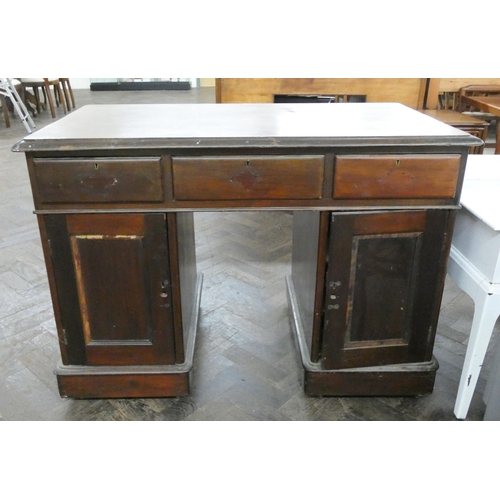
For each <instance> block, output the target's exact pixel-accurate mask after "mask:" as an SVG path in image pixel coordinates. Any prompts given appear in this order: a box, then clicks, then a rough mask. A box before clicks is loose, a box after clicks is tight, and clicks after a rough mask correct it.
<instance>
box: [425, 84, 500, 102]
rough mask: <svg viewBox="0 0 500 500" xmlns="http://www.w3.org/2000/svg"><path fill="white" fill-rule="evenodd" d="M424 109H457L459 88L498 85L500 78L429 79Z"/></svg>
mask: <svg viewBox="0 0 500 500" xmlns="http://www.w3.org/2000/svg"><path fill="white" fill-rule="evenodd" d="M428 80H429V81H428V86H427V94H426V100H425V109H454V110H457V109H458V105H459V100H458V96H459V92H460V89H461V88H464V87H468V86H471V85H480V86H485V85H493V86H495V85H500V78H429V79H428Z"/></svg>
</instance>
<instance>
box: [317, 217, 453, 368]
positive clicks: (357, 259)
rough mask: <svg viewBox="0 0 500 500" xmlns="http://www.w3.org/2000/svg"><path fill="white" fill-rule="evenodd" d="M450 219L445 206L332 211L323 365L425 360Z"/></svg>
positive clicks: (440, 289) (427, 353)
mask: <svg viewBox="0 0 500 500" xmlns="http://www.w3.org/2000/svg"><path fill="white" fill-rule="evenodd" d="M449 219H450V214H449V212H448V211H445V210H443V211H414V212H393V213H371V214H350V215H334V216H332V221H331V228H330V241H329V249H328V268H327V271H326V286H325V290H326V292H325V303H324V326H323V346H322V359H323V364H324V367H325V368H326V369H339V368H355V367H363V366H380V365H390V364H399V363H410V362H423V361H429V359H430V357H431V353H432V344H433V340H434V333H435V326H436V322H437V315H438V311H439V304H440V298H441V291H442V284H443V279H444V278H443V276H444V275H443V272H442V271H441V270H440V269H441V268H440V266H443V267H444V263H445V262H446V255H447V249H448V247H449V242H448V240H449V238H448V235H449V234H450V233H449V231H448V230H449V229H450V226H449Z"/></svg>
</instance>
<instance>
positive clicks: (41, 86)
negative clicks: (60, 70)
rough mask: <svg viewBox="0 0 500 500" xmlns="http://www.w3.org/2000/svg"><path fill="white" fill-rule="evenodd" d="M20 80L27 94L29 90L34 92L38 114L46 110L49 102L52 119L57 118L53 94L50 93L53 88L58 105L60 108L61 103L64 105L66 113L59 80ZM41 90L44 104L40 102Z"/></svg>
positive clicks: (64, 108)
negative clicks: (43, 109)
mask: <svg viewBox="0 0 500 500" xmlns="http://www.w3.org/2000/svg"><path fill="white" fill-rule="evenodd" d="M20 80H21V83H22V86H23V89H24V91H25V93H26V92H27V89H28V88H30V89H32V90H33V97H34V100H35V102H34V104H35V107H36V111H37V113H40V112H41V110H42V108H46V107H47V102H48V104H49V108H50V113H51V115H52V118H55V117H56V110H55V108H54V99H52V94H51V92H50V88H51V87H52V88H53V90H54V98H55V100H56V105H57V106H59V103H62V106H63V110H64V113H66V103H65V99H64V97H63V91H62V87H61V82H60V79H59V78H20ZM40 90H41V91H42V93H43V97H44V102H43V104H42V101H41V100H40ZM26 98H27V96H26Z"/></svg>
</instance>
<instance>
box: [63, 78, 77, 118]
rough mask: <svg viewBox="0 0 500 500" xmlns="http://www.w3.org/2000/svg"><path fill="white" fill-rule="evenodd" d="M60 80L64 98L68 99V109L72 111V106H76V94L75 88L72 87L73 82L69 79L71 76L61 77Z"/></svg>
mask: <svg viewBox="0 0 500 500" xmlns="http://www.w3.org/2000/svg"><path fill="white" fill-rule="evenodd" d="M59 81H60V82H61V87H62V90H63V93H64V98H65V99H66V107H67V108H68V111H71V106H73V109H75V108H76V104H75V96H74V95H73V89H72V88H71V83H70V81H69V78H59ZM70 99H71V102H70Z"/></svg>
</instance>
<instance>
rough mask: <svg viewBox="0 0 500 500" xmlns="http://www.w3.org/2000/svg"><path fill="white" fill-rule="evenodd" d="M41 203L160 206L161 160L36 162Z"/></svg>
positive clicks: (74, 159) (35, 160)
mask: <svg viewBox="0 0 500 500" xmlns="http://www.w3.org/2000/svg"><path fill="white" fill-rule="evenodd" d="M33 167H34V173H35V178H36V182H37V184H38V194H39V198H40V202H41V203H107V202H124V203H126V202H159V201H162V200H163V182H162V169H161V164H160V157H151V158H142V157H141V158H69V159H67V158H64V159H59V158H35V159H34V160H33Z"/></svg>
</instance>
